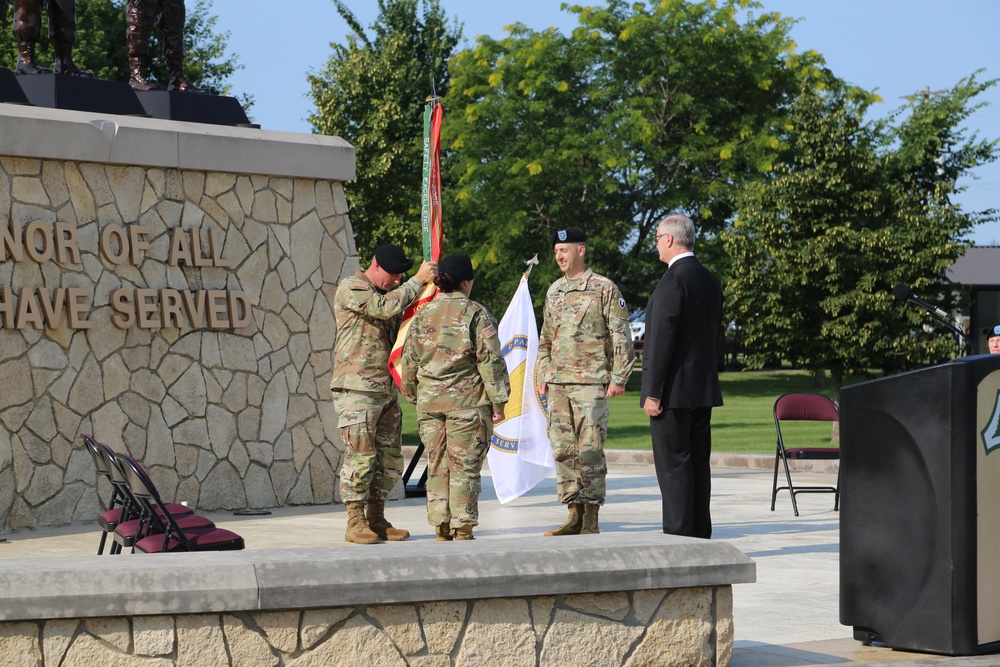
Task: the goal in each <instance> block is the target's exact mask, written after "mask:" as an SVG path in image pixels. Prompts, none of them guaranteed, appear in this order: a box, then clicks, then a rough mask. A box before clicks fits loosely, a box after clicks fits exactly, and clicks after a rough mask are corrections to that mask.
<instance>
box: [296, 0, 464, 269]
mask: <svg viewBox="0 0 1000 667" xmlns="http://www.w3.org/2000/svg"><path fill="white" fill-rule="evenodd" d="M334 4H335V5H336V6H337V11H338V12H339V13H340V15H341V16H342V17H343V18H344V20H345V21H346V22H347V24H348V25H349V26H350V27H351V30H353V33H352V34H350V35H348V36H347V44H346V45H345V44H332V45H331V46H332V48H333V55H331V56H330V59H329V60H328V61H327V63H326V66H325V67H324V68H323V70H322V71H321V72H319V73H316V74H312V75H310V76H309V85H310V88H311V95H312V99H313V102H314V104H315V105H316V112H315V113H314V114H312V115H311V116H310V117H309V122H310V123H311V124H312V126H313V130H314V131H315V132H317V133H319V134H328V135H336V136H339V137H343V138H344V139H346V140H347V141H349V142H350V143H351V144H352V145H353V146H354V147H355V149H356V151H357V181H356V182H355V183H354V184H352V185H350V186H349V187H347V188H345V190H346V195H347V200H348V203H349V204H350V207H351V223H352V226H353V228H354V238H355V241H356V242H357V246H358V254H359V256H360V257H361V258H362V260H364V258H366V257H371V255H372V253H373V251H374V250H375V247H376V246H378V245H379V244H381V243H388V242H392V243H396V244H398V245H400V246H401V247H403V248H405V249H406V250H407V251H408V253H409V254H410V256H416V255H419V254H420V252H421V251H420V248H421V235H420V234H421V232H420V182H421V174H422V170H421V165H422V153H421V144H422V142H421V137H422V134H423V109H424V103H425V100H426V99H427V98H428V97H429V96H430V94H431V92H432V91H438V92H439V93H444V91H445V90H446V89H447V86H448V80H449V74H448V60H449V58H450V57H451V54H452V51H453V49H454V48H455V46H456V45H457V44H458V41H459V40H460V39H461V26H456V25H453V24H451V23H450V22H449V21H448V20H447V18H446V17H445V14H444V11H443V10H442V9H441V6H440V3H439V2H438V0H423V1H422V2H418V0H378V6H379V16H378V18H377V19H376V21H375V23H374V24H373V25H372V26H371V31H372V33H373V34H372V35H371V36H369V35H368V34H367V33H366V32H365V30H364V29H363V28H362V26H361V25H360V23H359V22H358V20H357V19H356V18H355V16H354V14H353V13H352V12H351V11H350V9H348V7H347V5H346V3H345V2H343V1H342V0H334ZM421 5H422V7H423V12H422V14H423V15H422V17H421V16H418V9H419V6H421ZM445 221H446V225H447V213H446V218H445Z"/></svg>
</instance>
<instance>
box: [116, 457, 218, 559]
mask: <svg viewBox="0 0 1000 667" xmlns="http://www.w3.org/2000/svg"><path fill="white" fill-rule="evenodd" d="M100 446H101V449H102V452H103V454H104V456H105V458H106V459H107V464H108V468H109V469H110V470H111V481H112V483H113V484H115V485H116V486H117V487H119V488H120V489H121V491H122V493H123V494H125V495H126V496H127V497H128V500H127V501H126V503H125V506H124V507H123V512H122V517H123V518H122V519H121V520H120V521H119V522H118V525H117V526H115V529H114V531H113V532H112V533H111V536H112V537H113V538H114V541H115V543H114V544H113V545H112V551H111V553H121V551H122V549H133V551H134V546H135V542H136V540H139V539H142V538H143V537H146V536H147V535H152V534H155V533H162V532H163V531H164V530H165V528H164V526H165V518H164V516H163V513H164V512H167V513H169V514H170V516H172V517H174V519H176V520H177V521H178V522H179V524H180V525H182V526H185V527H188V528H213V527H214V526H215V524H214V523H213V522H212V520H211V519H208V518H206V517H203V516H200V515H197V514H195V513H194V511H193V510H192V509H190V508H189V507H187V506H186V505H181V504H179V503H164V504H163V507H162V508H152V511H150V508H149V507H148V506H147V505H146V504H144V503H143V502H142V501H141V500H139V499H138V498H136V497H135V495H133V493H132V489H131V488H130V487H129V484H128V480H127V478H126V477H125V471H124V470H123V469H122V466H121V463H120V462H119V460H118V457H119V456H120V455H118V454H115V452H114V451H113V450H112V449H111V448H110V447H108V446H107V445H105V444H103V443H100ZM130 458H131V457H130ZM132 462H133V463H135V465H136V466H138V467H139V469H140V470H143V468H142V466H141V465H139V463H138V461H136V460H135V459H132ZM143 474H146V473H145V470H143ZM147 477H148V475H147ZM151 483H152V482H151Z"/></svg>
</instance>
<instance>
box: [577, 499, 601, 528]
mask: <svg viewBox="0 0 1000 667" xmlns="http://www.w3.org/2000/svg"><path fill="white" fill-rule="evenodd" d="M600 511H601V506H600V505H591V504H590V503H587V504H586V505H584V506H583V519H582V522H581V524H582V525H581V526H580V534H581V535H597V534H598V533H600V532H601V527H600V526H599V525H598V523H597V515H598V514H599V513H600Z"/></svg>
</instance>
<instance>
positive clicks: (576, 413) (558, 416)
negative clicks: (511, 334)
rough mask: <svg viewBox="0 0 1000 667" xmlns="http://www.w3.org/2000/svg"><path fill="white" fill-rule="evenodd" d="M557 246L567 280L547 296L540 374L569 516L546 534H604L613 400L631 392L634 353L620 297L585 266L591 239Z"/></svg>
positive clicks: (559, 240) (563, 236) (559, 241)
mask: <svg viewBox="0 0 1000 667" xmlns="http://www.w3.org/2000/svg"><path fill="white" fill-rule="evenodd" d="M552 247H553V250H554V252H555V259H556V264H558V265H559V268H560V269H561V270H562V272H563V277H562V278H560V279H558V280H557V281H555V282H554V283H552V286H551V287H550V288H549V291H548V293H547V294H546V295H545V309H544V314H543V318H544V321H543V323H542V332H541V335H540V336H539V339H538V360H537V362H536V373H537V377H538V378H540V380H539V383H538V393H539V394H541V395H544V396H545V397H546V402H547V407H548V410H547V412H548V419H549V429H548V433H549V441H550V442H551V443H552V451H553V453H554V455H555V460H556V481H557V492H558V495H559V501H560V502H562V503H564V504H566V505H567V506H568V508H569V517H568V518H567V520H566V522H565V523H564V524H563V525H562V526H560V527H559V528H556V529H553V530H549V531H547V532H546V533H545V534H546V535H579V534H587V533H599V532H601V531H600V527H599V524H598V513H599V511H600V508H601V505H603V504H604V498H605V494H606V488H605V478H606V477H607V473H608V468H607V464H606V462H605V459H604V440H605V439H606V438H607V435H608V402H607V399H608V398H611V397H614V396H621V395H622V394H624V393H625V383H626V382H628V377H629V375H630V374H631V372H632V366H633V364H634V363H635V351H634V350H633V348H632V337H631V336H630V335H629V328H628V314H627V311H626V309H625V299H623V298H622V295H621V292H620V291H619V290H618V287H617V286H616V285H615V284H614V283H613V282H612V281H611V280H608V279H607V278H605V277H604V276H601V275H598V274H596V273H594V272H593V271H592V270H590V269H588V268H587V266H586V264H585V257H586V254H587V235H586V234H585V233H584V232H583V231H582V230H580V229H577V228H576V227H567V228H566V229H561V230H559V231H557V232H556V233H555V234H554V235H553V236H552Z"/></svg>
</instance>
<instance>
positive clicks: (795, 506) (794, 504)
mask: <svg viewBox="0 0 1000 667" xmlns="http://www.w3.org/2000/svg"><path fill="white" fill-rule="evenodd" d="M781 462H782V463H784V464H785V480H786V481H787V482H788V495H790V496H791V497H792V511H794V512H795V516H798V515H799V504H798V503H797V502H795V487H794V486H792V473H791V472H790V471H789V470H788V459H787V458H786V457H784V456H782V457H781Z"/></svg>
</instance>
